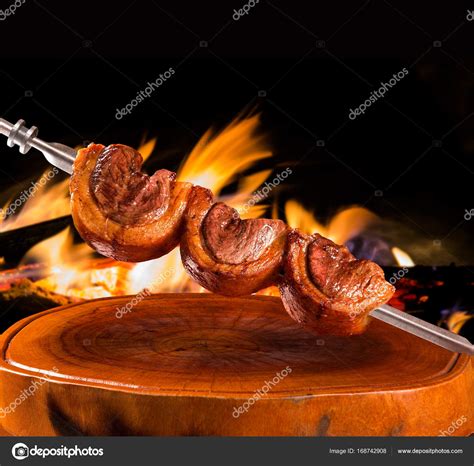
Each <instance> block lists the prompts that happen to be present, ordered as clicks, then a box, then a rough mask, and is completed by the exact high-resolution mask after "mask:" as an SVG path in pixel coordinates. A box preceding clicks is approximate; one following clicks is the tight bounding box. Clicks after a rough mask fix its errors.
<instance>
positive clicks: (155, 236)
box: [70, 144, 192, 262]
mask: <svg viewBox="0 0 474 466" xmlns="http://www.w3.org/2000/svg"><path fill="white" fill-rule="evenodd" d="M142 163H143V159H142V156H141V155H140V154H139V153H138V152H137V151H135V150H134V149H132V148H131V147H128V146H124V145H121V144H113V145H111V146H108V147H105V146H103V145H100V144H91V145H89V146H88V147H87V148H86V149H82V150H80V151H79V153H78V155H77V157H76V160H75V162H74V171H73V174H72V177H71V184H70V191H71V210H72V216H73V219H74V224H75V226H76V228H77V230H78V231H79V233H80V235H81V236H82V238H83V239H84V240H85V241H86V242H87V243H88V244H89V245H90V246H92V247H93V248H94V249H96V250H97V251H98V252H99V253H101V254H103V255H104V256H107V257H112V258H114V259H117V260H122V261H130V262H140V261H144V260H149V259H154V258H156V257H160V256H163V255H164V254H167V253H168V252H169V251H171V250H172V249H173V248H174V247H175V246H177V244H178V243H179V240H180V236H181V232H182V226H183V213H184V211H185V209H186V205H187V202H188V198H189V194H190V192H191V189H192V184H191V183H181V182H176V181H174V180H175V176H176V175H175V173H173V172H170V171H168V170H158V171H157V172H156V173H155V174H154V175H152V176H148V175H146V174H144V173H142V172H141V168H142Z"/></svg>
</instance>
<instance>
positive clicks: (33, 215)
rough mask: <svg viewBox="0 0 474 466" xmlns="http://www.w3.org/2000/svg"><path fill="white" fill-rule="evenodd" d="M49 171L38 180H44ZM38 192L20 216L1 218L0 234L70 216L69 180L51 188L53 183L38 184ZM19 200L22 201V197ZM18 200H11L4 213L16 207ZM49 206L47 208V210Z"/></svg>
mask: <svg viewBox="0 0 474 466" xmlns="http://www.w3.org/2000/svg"><path fill="white" fill-rule="evenodd" d="M48 172H49V170H47V171H45V172H44V173H43V174H42V175H41V177H40V178H39V179H38V181H39V180H41V179H43V178H44V177H45V176H46V174H47V173H48ZM38 186H39V187H38V188H37V190H36V191H35V192H34V193H33V194H31V195H30V196H29V197H28V199H27V200H26V202H24V204H23V206H20V207H19V209H21V210H20V211H19V213H18V214H16V215H11V216H8V217H0V232H2V231H8V230H13V229H15V228H21V227H24V226H27V225H32V224H34V223H39V222H45V221H47V220H52V219H53V218H58V217H62V216H63V215H69V214H70V208H69V180H63V181H61V182H59V183H56V184H55V185H52V186H51V182H50V181H48V182H47V183H46V184H43V185H40V184H38ZM18 199H21V198H20V197H19V198H18ZM15 201H16V199H10V200H9V201H8V202H7V203H6V204H5V206H4V207H3V211H7V210H8V208H9V207H10V206H12V205H14V203H15ZM45 206H47V208H45Z"/></svg>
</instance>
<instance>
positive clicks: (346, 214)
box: [285, 200, 378, 244]
mask: <svg viewBox="0 0 474 466" xmlns="http://www.w3.org/2000/svg"><path fill="white" fill-rule="evenodd" d="M285 216H286V219H287V222H288V225H290V226H291V227H292V228H299V229H300V230H301V231H302V232H303V233H306V234H309V235H311V234H313V233H319V234H320V235H322V236H325V237H326V238H329V239H330V240H332V241H334V242H335V243H338V244H344V243H345V242H346V241H348V240H350V239H351V238H353V237H354V236H356V235H358V234H359V233H360V232H362V231H363V230H365V229H367V228H368V227H369V226H370V225H371V224H373V223H374V222H376V221H377V220H378V217H377V215H375V214H374V213H372V212H371V211H370V210H368V209H365V208H364V207H349V208H347V209H344V210H342V211H340V212H339V213H337V214H336V215H335V216H334V217H332V218H331V220H330V221H329V223H328V224H327V225H323V224H321V223H319V222H318V221H317V220H316V218H315V216H314V214H313V213H312V212H310V211H308V210H306V209H305V208H304V207H303V206H302V205H301V204H300V203H299V202H297V201H295V200H290V201H288V202H287V203H286V204H285Z"/></svg>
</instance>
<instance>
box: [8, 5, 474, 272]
mask: <svg viewBox="0 0 474 466" xmlns="http://www.w3.org/2000/svg"><path fill="white" fill-rule="evenodd" d="M11 3H12V2H10V1H9V0H7V1H2V3H1V7H0V9H5V8H7V7H8V6H9V5H10V4H11ZM244 3H247V2H245V1H225V2H207V1H200V2H184V1H143V2H139V1H136V2H123V1H114V2H107V3H99V2H92V1H81V2H57V3H56V2H37V1H33V0H26V1H25V3H24V4H23V5H22V6H21V7H19V8H18V9H17V10H16V12H15V14H14V15H13V16H10V17H7V18H6V19H5V20H4V21H0V37H1V39H2V47H1V52H0V56H1V66H0V85H1V100H0V112H1V115H2V117H3V118H6V119H8V120H10V121H12V122H15V121H16V120H17V119H19V118H23V119H25V120H26V121H27V124H28V125H36V126H38V127H39V129H40V137H42V138H44V139H46V140H54V141H58V142H63V143H65V144H69V145H71V146H75V145H77V144H82V143H86V142H87V141H95V142H100V143H103V144H109V143H118V142H120V143H124V144H129V145H132V146H137V145H138V143H139V141H140V140H141V139H142V137H143V136H144V135H145V134H147V135H148V136H157V137H158V143H157V147H156V157H154V159H153V160H151V163H150V164H149V166H148V168H149V169H152V168H158V166H164V167H165V168H169V169H176V168H177V166H178V165H179V162H180V161H181V160H182V159H183V157H184V156H185V155H186V154H187V153H189V151H190V150H191V148H192V147H193V145H194V144H195V143H196V141H197V140H198V138H199V137H200V136H201V135H202V134H203V132H204V131H206V130H207V129H208V128H209V127H210V126H217V127H221V126H223V125H225V124H226V123H228V122H229V121H230V120H232V119H233V118H234V117H235V116H236V115H237V114H238V113H239V112H240V111H241V110H242V109H244V108H249V107H254V106H257V108H258V109H259V111H260V112H261V113H262V130H263V131H264V132H266V133H267V134H268V138H269V141H270V142H271V145H272V147H273V149H274V152H275V156H274V157H273V158H272V159H269V160H267V161H265V162H262V164H260V166H259V168H261V167H270V168H273V169H274V170H275V172H277V171H278V170H279V167H280V168H281V167H286V166H288V164H291V166H292V167H293V171H294V175H293V176H292V177H291V179H288V182H287V183H286V184H285V185H284V186H281V187H280V188H281V189H279V190H278V191H277V192H276V193H275V194H276V195H278V202H279V204H280V206H282V205H283V203H284V201H285V199H289V198H296V199H298V200H300V201H301V202H303V203H304V205H305V206H306V207H308V208H309V209H312V210H315V212H316V214H317V216H318V219H319V220H321V221H323V222H324V221H327V219H328V218H330V217H331V216H332V215H333V214H334V213H335V212H337V211H338V210H339V209H340V208H342V207H345V206H349V205H352V204H361V205H365V206H366V207H368V208H369V209H371V210H373V211H374V212H376V213H378V214H380V215H381V216H382V217H383V218H384V219H385V220H386V223H385V233H386V235H387V236H389V237H390V238H391V241H393V244H398V245H400V246H402V247H403V248H404V249H406V250H407V251H408V252H410V253H411V254H412V255H413V256H414V257H415V260H416V261H417V262H418V263H431V264H433V263H434V264H442V263H449V262H456V263H457V264H467V265H469V264H473V263H474V257H473V252H472V250H471V247H470V245H471V237H472V225H473V224H474V218H473V219H472V220H471V221H470V222H469V221H466V220H464V214H465V209H471V208H474V202H473V199H472V182H473V154H474V131H473V130H474V118H473V98H474V81H473V72H474V63H473V62H474V60H473V47H472V43H473V29H474V22H468V21H467V20H466V13H467V8H468V7H469V6H470V5H469V4H468V3H463V2H450V3H449V4H448V3H446V2H443V3H433V2H395V1H393V2H386V1H366V2H364V1H357V2H340V1H335V2H330V3H329V2H290V1H281V0H271V1H270V2H266V1H263V0H261V1H260V2H259V3H257V4H256V5H255V6H254V7H253V8H252V9H251V10H250V11H249V14H248V15H246V16H243V17H241V18H240V19H239V20H238V21H235V20H233V19H232V15H233V12H234V9H239V8H241V7H242V6H243V5H244ZM471 7H472V5H471ZM202 41H205V42H206V44H203V43H202ZM203 45H207V46H203ZM170 67H173V68H174V69H175V70H176V73H175V75H174V76H173V77H172V78H170V79H169V80H168V81H166V82H165V83H164V84H163V85H162V86H161V87H160V89H158V90H157V91H156V92H155V93H154V94H153V96H152V97H151V98H150V99H147V100H146V101H145V102H143V103H141V104H140V105H139V106H138V107H136V108H135V109H134V111H133V112H132V114H131V115H128V116H126V117H124V118H123V119H122V120H120V121H117V120H116V119H115V113H116V109H117V108H122V107H124V106H125V105H126V104H127V103H128V102H130V100H131V99H133V98H134V97H135V95H136V93H137V92H138V91H139V90H141V89H144V88H145V87H146V83H147V81H150V80H154V79H156V78H157V77H158V75H159V74H160V73H163V72H164V71H166V70H167V69H168V68H170ZM404 67H406V68H407V69H408V70H409V74H408V76H407V77H406V78H404V79H403V80H402V81H401V82H399V83H397V85H396V86H395V87H394V88H393V89H391V90H390V91H389V92H388V93H387V94H386V95H385V97H384V98H383V99H380V100H379V101H377V102H376V103H375V104H373V105H372V106H371V107H370V108H369V109H368V110H367V112H366V114H365V115H362V116H359V117H358V118H357V119H356V120H355V121H351V120H349V119H348V114H349V110H350V109H351V108H355V107H357V106H359V105H360V104H361V103H362V102H363V101H364V100H365V99H367V98H368V96H369V94H370V93H371V92H372V91H373V90H374V89H377V88H378V87H379V86H380V82H382V81H388V80H389V79H390V78H391V77H392V74H393V73H397V72H399V71H400V70H401V69H402V68H404ZM259 91H260V94H261V95H262V92H261V91H264V93H265V94H266V95H265V96H263V97H262V96H261V97H259ZM318 141H319V144H322V142H321V141H324V146H318ZM433 141H435V142H433ZM437 141H440V142H441V147H437V146H439V145H440V144H439V142H437ZM433 146H436V147H433ZM0 157H1V160H2V164H1V166H0V177H1V178H0V179H1V191H2V193H3V194H2V199H0V200H2V201H5V200H6V199H7V198H8V197H10V196H12V195H13V193H14V192H15V191H19V190H21V189H22V187H24V186H26V185H27V184H28V183H29V182H30V181H31V180H33V179H35V178H36V177H37V176H38V175H39V174H40V173H41V171H42V170H44V169H45V168H46V167H47V165H46V162H45V161H43V159H42V158H41V157H40V156H39V155H38V153H34V151H31V152H30V153H29V154H27V155H24V156H22V155H20V154H19V153H18V151H17V149H9V148H7V146H6V145H5V144H2V145H1V146H0ZM155 165H156V166H155ZM378 190H380V191H382V192H383V195H382V196H375V192H376V191H378ZM45 208H46V207H45ZM433 240H440V241H441V247H436V246H434V245H433Z"/></svg>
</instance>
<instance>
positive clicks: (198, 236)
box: [180, 186, 287, 296]
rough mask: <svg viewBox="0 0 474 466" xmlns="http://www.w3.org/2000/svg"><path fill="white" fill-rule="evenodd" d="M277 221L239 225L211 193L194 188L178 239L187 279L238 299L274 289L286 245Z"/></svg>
mask: <svg viewBox="0 0 474 466" xmlns="http://www.w3.org/2000/svg"><path fill="white" fill-rule="evenodd" d="M286 234H287V226H286V225H285V223H284V222H282V221H281V220H269V219H251V220H241V219H240V217H239V215H238V212H237V211H236V210H235V209H233V208H232V207H229V206H227V205H225V204H223V203H221V202H218V203H214V197H213V195H212V192H211V191H209V190H208V189H205V188H202V187H200V186H196V187H194V188H193V192H192V194H191V197H190V200H189V205H188V208H187V211H186V214H185V227H184V233H183V236H182V237H181V245H180V248H181V259H182V261H183V265H184V267H185V269H186V270H187V271H188V273H189V274H190V275H191V277H192V278H193V279H194V280H195V281H196V282H198V283H199V284H200V285H201V286H203V287H204V288H206V289H207V290H209V291H213V292H215V293H219V294H223V295H227V296H240V295H246V294H251V293H255V292H256V291H258V290H260V289H262V288H265V287H267V286H270V285H271V284H274V283H277V282H278V279H279V272H280V270H281V265H282V260H283V254H284V250H285V244H286Z"/></svg>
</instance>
